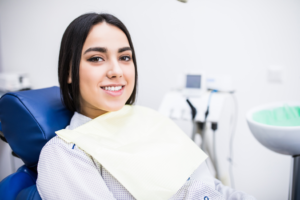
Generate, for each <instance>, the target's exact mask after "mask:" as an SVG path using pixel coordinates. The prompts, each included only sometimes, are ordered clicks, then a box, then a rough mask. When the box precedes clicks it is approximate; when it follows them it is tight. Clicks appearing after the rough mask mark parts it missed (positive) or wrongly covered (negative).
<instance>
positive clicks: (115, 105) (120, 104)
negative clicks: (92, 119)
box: [105, 103, 125, 112]
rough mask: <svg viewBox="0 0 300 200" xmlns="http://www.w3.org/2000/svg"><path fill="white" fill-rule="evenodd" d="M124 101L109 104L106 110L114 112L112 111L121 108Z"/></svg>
mask: <svg viewBox="0 0 300 200" xmlns="http://www.w3.org/2000/svg"><path fill="white" fill-rule="evenodd" d="M124 105H125V104H124V103H116V104H110V105H107V106H106V109H105V110H106V111H108V112H114V111H118V110H121V109H122V108H123V107H124Z"/></svg>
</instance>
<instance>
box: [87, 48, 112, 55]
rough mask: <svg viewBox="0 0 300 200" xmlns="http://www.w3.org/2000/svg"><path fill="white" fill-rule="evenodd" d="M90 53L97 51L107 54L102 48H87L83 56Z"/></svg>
mask: <svg viewBox="0 0 300 200" xmlns="http://www.w3.org/2000/svg"><path fill="white" fill-rule="evenodd" d="M90 51H98V52H102V53H106V52H107V49H106V48H104V47H91V48H88V49H87V50H86V51H85V52H84V54H86V53H88V52H90Z"/></svg>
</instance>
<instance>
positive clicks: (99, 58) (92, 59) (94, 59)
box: [88, 57, 104, 62]
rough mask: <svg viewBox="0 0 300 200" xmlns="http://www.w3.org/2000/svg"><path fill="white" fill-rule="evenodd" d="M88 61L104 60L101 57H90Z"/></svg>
mask: <svg viewBox="0 0 300 200" xmlns="http://www.w3.org/2000/svg"><path fill="white" fill-rule="evenodd" d="M88 61H90V62H101V61H104V60H103V59H102V58H101V57H92V58H90V59H88Z"/></svg>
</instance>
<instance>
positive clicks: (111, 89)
mask: <svg viewBox="0 0 300 200" xmlns="http://www.w3.org/2000/svg"><path fill="white" fill-rule="evenodd" d="M100 88H101V89H102V90H103V91H104V92H105V93H106V94H108V95H110V96H113V97H117V96H121V95H122V94H123V92H124V88H125V85H105V86H101V87H100Z"/></svg>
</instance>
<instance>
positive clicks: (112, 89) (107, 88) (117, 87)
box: [103, 86, 122, 91]
mask: <svg viewBox="0 0 300 200" xmlns="http://www.w3.org/2000/svg"><path fill="white" fill-rule="evenodd" d="M103 89H105V90H108V91H118V90H121V89H122V86H116V87H103Z"/></svg>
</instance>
